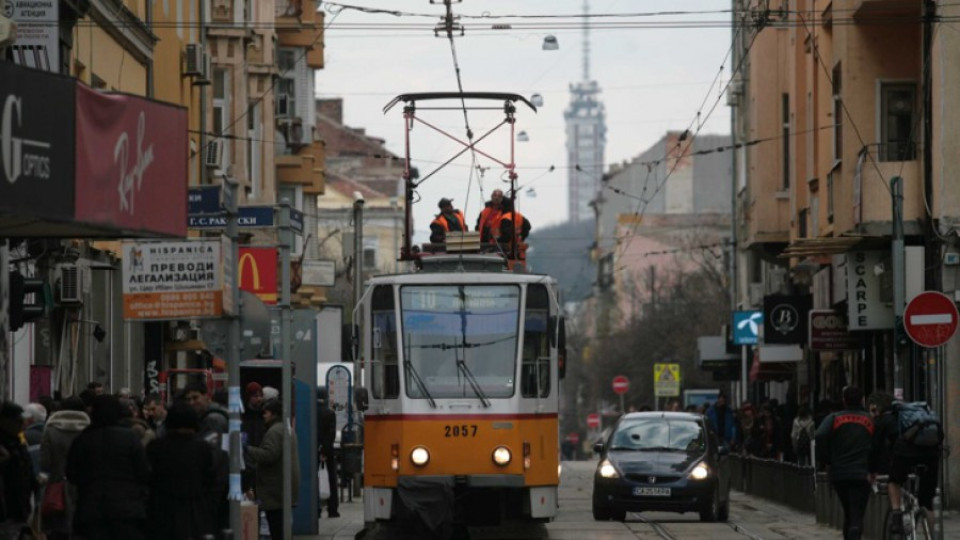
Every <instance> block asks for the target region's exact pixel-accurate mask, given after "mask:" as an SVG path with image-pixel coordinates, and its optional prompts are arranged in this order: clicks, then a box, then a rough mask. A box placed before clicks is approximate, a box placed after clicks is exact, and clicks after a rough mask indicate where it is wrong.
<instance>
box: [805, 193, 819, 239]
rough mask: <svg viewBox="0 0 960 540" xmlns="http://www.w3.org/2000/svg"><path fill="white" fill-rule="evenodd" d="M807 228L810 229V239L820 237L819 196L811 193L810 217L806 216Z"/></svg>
mask: <svg viewBox="0 0 960 540" xmlns="http://www.w3.org/2000/svg"><path fill="white" fill-rule="evenodd" d="M807 221H808V223H807V225H808V227H809V228H810V238H816V237H818V236H820V194H819V193H812V194H811V195H810V215H809V216H808V220H807Z"/></svg>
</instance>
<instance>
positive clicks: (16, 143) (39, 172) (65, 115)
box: [0, 4, 76, 233]
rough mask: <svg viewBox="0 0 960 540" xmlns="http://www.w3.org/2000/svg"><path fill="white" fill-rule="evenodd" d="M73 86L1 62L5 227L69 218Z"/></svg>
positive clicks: (0, 206) (0, 177)
mask: <svg viewBox="0 0 960 540" xmlns="http://www.w3.org/2000/svg"><path fill="white" fill-rule="evenodd" d="M8 5H9V4H8ZM52 28H53V29H54V30H56V26H53V27H52ZM75 86H76V81H74V80H73V79H71V78H69V77H60V76H56V75H51V74H49V73H43V72H40V71H35V70H32V69H26V68H22V67H18V66H16V65H14V64H11V63H9V62H0V214H2V217H0V220H2V221H3V222H4V223H7V222H8V221H10V222H11V223H12V222H14V219H15V217H16V216H23V217H25V218H37V217H42V218H53V219H58V220H62V221H69V220H70V219H72V218H73V194H74V184H73V182H74V179H73V158H74V140H73V136H74V133H73V131H74V129H73V127H74V107H75V104H74V100H73V95H74V87H75ZM53 105H56V106H53ZM13 232H14V233H16V232H19V231H13Z"/></svg>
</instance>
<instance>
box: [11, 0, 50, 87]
mask: <svg viewBox="0 0 960 540" xmlns="http://www.w3.org/2000/svg"><path fill="white" fill-rule="evenodd" d="M0 6H4V3H3V2H0ZM3 14H4V15H5V16H6V17H7V18H8V19H13V20H15V21H17V39H16V40H14V42H13V45H10V52H11V53H12V55H13V61H14V62H15V63H17V64H19V65H21V66H26V67H29V68H35V69H41V70H43V71H54V72H59V71H60V24H59V22H60V1H59V0H7V2H6V5H5V7H4V13H3Z"/></svg>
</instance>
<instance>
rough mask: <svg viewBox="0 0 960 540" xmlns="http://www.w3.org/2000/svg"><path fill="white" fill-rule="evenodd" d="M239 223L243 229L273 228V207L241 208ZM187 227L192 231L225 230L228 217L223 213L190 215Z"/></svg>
mask: <svg viewBox="0 0 960 540" xmlns="http://www.w3.org/2000/svg"><path fill="white" fill-rule="evenodd" d="M237 221H238V224H239V225H240V226H241V227H249V228H261V229H262V228H268V227H273V207H272V206H241V207H240V216H239V217H238V218H237ZM187 227H188V228H190V229H225V228H226V227H227V216H226V214H223V213H220V214H211V215H197V216H194V215H190V216H188V217H187Z"/></svg>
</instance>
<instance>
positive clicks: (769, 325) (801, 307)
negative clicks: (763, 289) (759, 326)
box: [763, 294, 813, 345]
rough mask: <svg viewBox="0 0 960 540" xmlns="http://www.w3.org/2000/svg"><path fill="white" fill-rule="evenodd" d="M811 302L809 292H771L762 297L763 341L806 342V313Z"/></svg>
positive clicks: (782, 342)
mask: <svg viewBox="0 0 960 540" xmlns="http://www.w3.org/2000/svg"><path fill="white" fill-rule="evenodd" d="M812 304H813V297H812V296H810V295H809V294H799V295H785V294H771V295H767V296H764V297H763V342H764V343H768V344H777V345H800V344H802V343H806V342H807V314H808V313H809V312H810V306H811V305H812Z"/></svg>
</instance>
